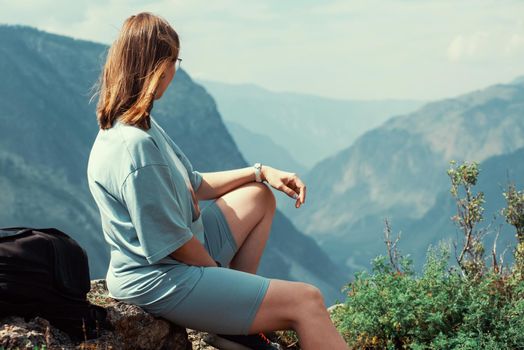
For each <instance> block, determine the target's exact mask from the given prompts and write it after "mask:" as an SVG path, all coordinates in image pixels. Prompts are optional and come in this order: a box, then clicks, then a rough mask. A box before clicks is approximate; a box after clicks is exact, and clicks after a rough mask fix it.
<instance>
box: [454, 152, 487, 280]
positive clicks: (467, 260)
mask: <svg viewBox="0 0 524 350" xmlns="http://www.w3.org/2000/svg"><path fill="white" fill-rule="evenodd" d="M450 165H451V166H450V168H449V169H448V176H449V178H450V179H451V190H450V192H451V195H452V196H453V198H455V200H456V203H457V215H455V216H454V217H453V221H455V222H456V224H457V225H458V227H459V228H460V229H461V230H462V233H463V234H464V241H463V244H462V248H461V250H460V253H459V255H458V256H457V263H458V264H459V266H460V268H461V269H462V271H463V272H464V274H465V275H467V276H469V277H471V278H478V277H479V276H480V274H481V273H482V271H483V269H484V267H485V266H484V245H483V243H482V238H483V234H484V232H483V231H479V230H477V229H476V226H477V224H478V223H479V222H481V221H482V219H483V218H482V213H483V211H484V208H483V207H482V205H483V204H484V193H482V192H478V193H476V194H475V193H474V192H473V186H475V185H476V183H477V179H478V175H479V168H478V164H477V163H475V162H473V163H468V162H464V163H463V164H461V165H456V162H455V161H451V164H450Z"/></svg>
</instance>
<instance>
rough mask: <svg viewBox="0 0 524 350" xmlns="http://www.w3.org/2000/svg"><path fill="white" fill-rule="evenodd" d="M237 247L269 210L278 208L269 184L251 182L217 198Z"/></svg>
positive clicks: (217, 203)
mask: <svg viewBox="0 0 524 350" xmlns="http://www.w3.org/2000/svg"><path fill="white" fill-rule="evenodd" d="M215 202H216V205H217V206H218V208H220V210H221V212H222V215H223V216H224V217H225V219H226V221H227V223H228V225H229V227H230V230H231V234H232V235H233V238H234V239H235V242H236V245H237V247H240V246H242V244H243V243H244V241H245V240H246V238H247V236H248V235H249V233H250V232H251V231H252V230H253V228H254V227H255V226H256V225H257V224H258V223H259V222H260V220H261V219H262V218H263V216H264V215H265V214H266V213H267V211H269V210H272V211H274V210H275V208H276V201H275V196H274V194H273V192H272V191H271V189H270V188H269V187H268V185H266V184H264V183H257V182H250V183H247V184H244V185H242V186H239V187H237V188H236V189H234V190H232V191H230V192H228V193H226V194H224V195H223V196H221V197H219V198H217V199H216V201H215Z"/></svg>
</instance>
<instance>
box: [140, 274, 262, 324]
mask: <svg viewBox="0 0 524 350" xmlns="http://www.w3.org/2000/svg"><path fill="white" fill-rule="evenodd" d="M271 281H272V280H270V279H269V278H266V277H263V276H259V275H255V274H251V273H247V272H243V271H238V270H233V269H228V268H223V267H206V268H204V270H203V273H202V277H201V278H200V280H199V281H198V282H197V283H196V285H195V286H194V287H193V289H192V290H191V292H190V293H189V294H188V295H187V296H186V297H185V298H184V299H182V300H181V301H180V302H177V303H176V304H175V305H173V301H171V300H170V298H169V297H166V298H163V299H162V300H160V301H158V302H156V303H155V305H154V306H150V309H151V311H153V310H154V313H155V314H156V315H157V316H161V317H163V318H166V319H168V320H169V321H171V322H173V323H176V324H178V325H181V326H184V327H188V328H191V329H195V330H201V331H206V332H211V333H222V334H248V332H249V328H250V326H251V324H252V323H253V320H254V317H255V315H256V313H257V311H258V309H259V307H260V304H261V303H262V300H263V299H264V296H265V295H266V292H267V290H268V288H269V285H270V282H271Z"/></svg>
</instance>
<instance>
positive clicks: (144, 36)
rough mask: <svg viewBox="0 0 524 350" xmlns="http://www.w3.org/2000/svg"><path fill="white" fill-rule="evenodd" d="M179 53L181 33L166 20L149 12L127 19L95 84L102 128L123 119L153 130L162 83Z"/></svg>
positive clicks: (107, 127) (109, 126) (127, 122)
mask: <svg viewBox="0 0 524 350" xmlns="http://www.w3.org/2000/svg"><path fill="white" fill-rule="evenodd" d="M179 52H180V41H179V39H178V34H177V33H176V32H175V30H174V29H173V28H172V27H171V26H170V25H169V23H168V22H167V21H166V20H165V19H163V18H161V17H159V16H156V15H153V14H151V13H149V12H142V13H139V14H137V15H133V16H131V17H129V18H127V19H126V20H125V21H124V24H123V26H122V29H121V30H120V34H119V36H118V38H117V39H116V40H115V41H114V42H113V44H112V45H111V47H110V48H109V51H108V54H107V59H106V63H105V65H104V67H103V70H102V73H101V75H100V78H99V80H98V82H97V84H96V86H95V88H96V93H95V95H97V94H98V95H99V99H98V104H97V107H96V115H97V120H98V125H99V127H100V128H101V129H109V128H111V127H112V126H113V123H114V121H115V119H116V118H119V119H120V120H121V121H122V122H124V123H126V124H130V125H136V126H138V127H140V128H142V129H146V130H147V129H149V128H150V126H151V123H150V116H149V113H150V111H151V109H152V108H153V100H154V98H155V93H156V90H157V87H158V84H159V82H160V79H161V77H162V74H163V73H164V72H165V71H166V69H167V68H168V67H169V64H173V62H174V61H175V60H176V59H177V58H178V53H179Z"/></svg>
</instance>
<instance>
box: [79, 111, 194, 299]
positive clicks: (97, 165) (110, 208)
mask: <svg viewBox="0 0 524 350" xmlns="http://www.w3.org/2000/svg"><path fill="white" fill-rule="evenodd" d="M151 121H152V123H151V128H150V129H148V130H143V129H141V128H138V127H135V126H132V125H127V124H125V123H122V122H121V121H119V120H117V121H116V122H115V123H114V125H113V127H111V128H109V129H105V130H104V129H101V130H100V131H99V133H98V135H97V137H96V139H95V141H94V144H93V147H92V150H91V153H90V155H89V161H88V166H87V176H88V184H89V189H90V191H91V194H92V196H93V198H94V199H95V202H96V203H97V206H98V208H99V211H100V217H101V222H102V229H103V232H104V237H105V240H106V241H107V242H108V243H109V245H110V250H111V260H110V266H109V269H108V272H107V276H106V279H107V284H108V289H109V291H110V293H111V295H112V296H113V297H115V298H118V299H130V298H140V300H141V302H153V301H155V300H157V299H159V298H161V297H162V296H163V295H165V294H168V293H171V292H172V291H173V290H174V289H175V288H176V287H177V284H179V283H178V282H183V284H184V285H185V286H191V285H192V284H193V283H196V282H197V281H198V279H199V278H200V275H201V269H202V268H200V269H199V270H195V269H191V270H189V269H188V268H187V265H185V264H182V263H180V262H178V261H177V260H174V259H172V258H171V257H170V256H169V254H170V253H171V252H173V251H174V250H176V249H177V248H178V247H180V246H182V245H183V244H184V243H186V242H187V241H188V240H189V239H191V237H192V236H193V234H194V235H195V236H197V238H199V239H200V240H201V242H203V240H204V238H203V226H202V224H201V218H200V217H199V218H198V219H197V220H196V221H195V222H193V221H192V217H193V215H192V200H191V195H190V194H189V191H188V188H187V183H186V181H187V180H190V182H191V185H193V186H194V187H195V186H196V187H195V188H198V186H199V184H200V182H201V175H200V173H198V172H197V171H193V169H192V166H191V163H190V162H189V160H188V159H187V157H185V155H184V154H183V153H182V151H181V150H180V148H178V146H177V145H176V144H175V143H174V142H173V140H171V138H169V136H168V135H167V134H166V133H165V132H164V131H163V129H162V128H161V127H160V126H159V125H158V124H157V123H156V121H155V120H154V119H152V118H151ZM173 157H177V159H174V158H173ZM178 157H179V158H180V160H179V163H182V164H183V166H184V169H180V165H179V164H178V166H177V162H176V161H178ZM183 171H185V172H186V173H185V174H184V173H183ZM188 175H190V176H189V179H187V177H188ZM166 278H170V279H173V280H172V281H170V283H167V284H166V285H169V286H170V288H169V290H165V289H164V288H162V287H160V288H155V287H157V286H158V285H161V283H162V281H163V280H165V279H166ZM179 289H180V288H179ZM188 291H189V288H188V289H187V290H184V289H182V290H178V291H177V293H178V294H179V295H180V298H183V296H184V294H185V293H187V292H188Z"/></svg>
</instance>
